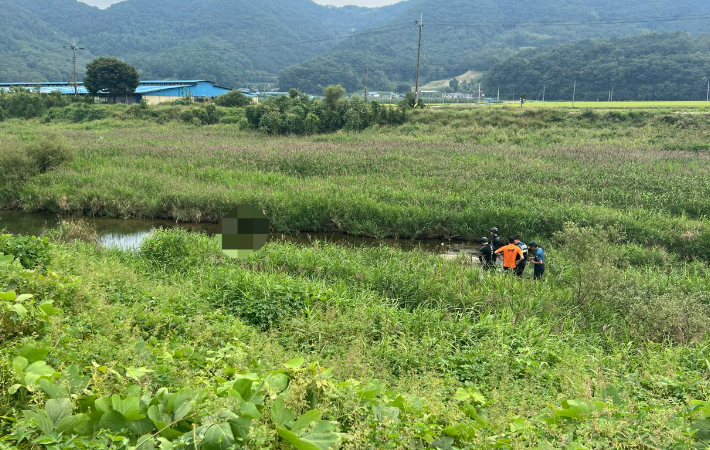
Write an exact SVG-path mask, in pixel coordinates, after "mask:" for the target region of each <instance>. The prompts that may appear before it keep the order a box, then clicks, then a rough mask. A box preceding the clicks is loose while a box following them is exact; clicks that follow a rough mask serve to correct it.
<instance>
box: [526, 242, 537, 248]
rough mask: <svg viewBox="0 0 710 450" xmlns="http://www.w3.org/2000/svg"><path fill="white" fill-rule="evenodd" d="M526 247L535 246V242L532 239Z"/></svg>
mask: <svg viewBox="0 0 710 450" xmlns="http://www.w3.org/2000/svg"><path fill="white" fill-rule="evenodd" d="M528 247H537V242H535V241H532V242H531V243H529V244H528Z"/></svg>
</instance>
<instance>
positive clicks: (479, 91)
mask: <svg viewBox="0 0 710 450" xmlns="http://www.w3.org/2000/svg"><path fill="white" fill-rule="evenodd" d="M478 103H481V83H478Z"/></svg>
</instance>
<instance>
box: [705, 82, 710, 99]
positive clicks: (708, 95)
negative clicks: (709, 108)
mask: <svg viewBox="0 0 710 450" xmlns="http://www.w3.org/2000/svg"><path fill="white" fill-rule="evenodd" d="M705 101H707V102H710V80H708V93H707V96H706V97H705Z"/></svg>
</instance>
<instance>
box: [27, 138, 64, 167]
mask: <svg viewBox="0 0 710 450" xmlns="http://www.w3.org/2000/svg"><path fill="white" fill-rule="evenodd" d="M26 152H27V156H28V157H29V158H30V160H31V161H32V162H33V163H34V165H35V167H37V170H38V171H39V173H45V172H47V171H50V170H53V169H56V168H57V167H59V166H60V165H62V164H64V163H66V162H71V161H73V160H74V156H75V150H74V148H73V147H72V146H71V145H70V144H69V143H68V142H67V141H66V139H64V138H62V137H59V136H46V137H43V138H42V139H40V140H38V141H34V142H31V143H29V144H27V146H26Z"/></svg>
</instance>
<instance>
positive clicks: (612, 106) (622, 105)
mask: <svg viewBox="0 0 710 450" xmlns="http://www.w3.org/2000/svg"><path fill="white" fill-rule="evenodd" d="M427 105H429V106H430V107H432V108H436V109H439V108H444V109H449V108H455V109H459V108H463V109H472V108H483V107H485V108H515V107H518V108H519V107H520V101H517V102H514V101H505V102H502V103H491V104H488V103H486V102H481V103H479V104H476V103H436V102H431V103H427ZM522 107H523V108H527V109H529V108H552V109H572V102H571V101H569V102H556V101H546V102H543V101H538V100H528V101H527V103H525V104H524V105H523V106H522ZM574 108H575V109H581V110H584V109H594V110H626V111H628V110H650V111H653V110H661V112H664V113H672V112H677V111H688V110H690V111H695V112H703V111H707V110H708V109H710V103H708V102H702V101H696V102H670V101H669V102H663V101H658V102H651V101H649V102H625V101H619V102H616V101H615V102H606V101H604V102H585V101H582V102H579V101H576V102H574Z"/></svg>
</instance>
